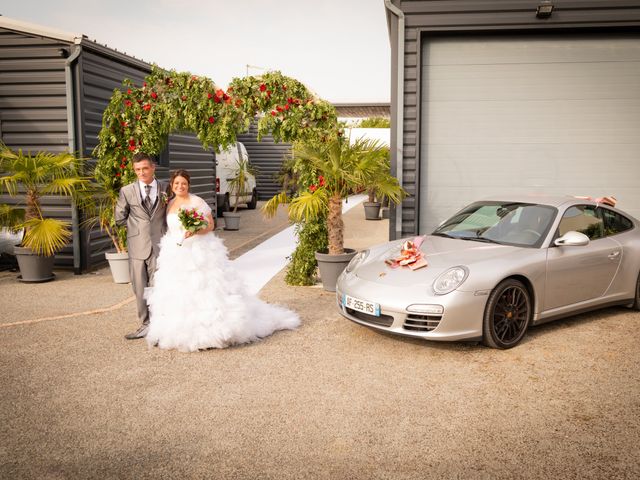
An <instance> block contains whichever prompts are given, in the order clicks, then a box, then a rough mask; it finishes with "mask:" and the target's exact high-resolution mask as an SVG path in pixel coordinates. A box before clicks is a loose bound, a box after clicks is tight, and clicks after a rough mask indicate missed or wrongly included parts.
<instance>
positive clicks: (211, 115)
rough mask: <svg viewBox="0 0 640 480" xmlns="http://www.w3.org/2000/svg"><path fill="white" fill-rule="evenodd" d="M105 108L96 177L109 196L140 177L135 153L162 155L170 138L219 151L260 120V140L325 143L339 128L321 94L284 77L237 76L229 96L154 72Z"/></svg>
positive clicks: (200, 82) (180, 76) (181, 76)
mask: <svg viewBox="0 0 640 480" xmlns="http://www.w3.org/2000/svg"><path fill="white" fill-rule="evenodd" d="M123 86H124V89H123V90H118V89H116V90H114V93H113V96H112V97H111V100H110V102H109V105H108V106H107V108H106V109H105V111H104V114H103V118H102V129H101V131H100V133H99V135H98V139H99V143H98V146H97V147H96V148H95V150H94V155H95V156H96V157H97V158H98V159H99V160H98V163H97V165H96V171H95V176H96V179H97V181H98V182H99V183H100V184H101V185H102V186H103V187H105V189H106V190H107V191H111V192H118V191H119V190H120V187H122V186H123V185H126V184H127V183H129V182H131V181H133V180H134V178H135V175H134V173H133V168H132V165H131V159H132V157H133V155H134V154H135V153H137V152H139V151H144V152H145V153H149V154H151V155H158V154H160V152H161V151H162V150H163V148H164V146H165V145H166V142H167V139H168V136H169V134H170V133H172V132H174V131H178V130H182V131H192V132H194V133H196V135H197V136H198V139H199V140H200V142H201V143H202V145H203V147H205V148H208V147H212V148H214V149H215V150H216V151H219V150H220V148H226V147H227V146H229V145H231V144H233V143H235V142H236V136H237V135H238V134H239V133H244V132H246V131H247V130H248V129H249V125H250V123H251V121H252V120H253V119H254V118H255V117H256V115H258V114H262V116H261V117H260V119H259V121H258V136H259V138H260V137H261V136H263V135H265V134H267V133H271V135H272V136H273V137H274V139H275V140H276V141H285V142H293V141H296V140H304V139H307V138H323V137H328V136H330V135H331V134H332V133H333V132H336V130H337V119H336V113H335V109H334V108H333V106H332V105H331V104H330V103H328V102H326V101H324V100H321V99H319V98H317V97H315V96H314V95H313V94H312V93H311V92H310V91H309V90H308V89H307V88H306V87H305V86H304V85H303V84H302V83H300V82H299V81H297V80H295V79H293V78H289V77H286V76H284V75H282V74H281V73H280V72H269V73H266V74H264V75H261V76H259V77H254V76H251V77H244V78H235V79H234V80H233V82H232V83H231V85H230V86H229V88H227V90H226V91H224V90H223V89H221V88H218V87H217V86H216V85H215V84H214V83H213V81H211V80H210V79H209V78H206V77H197V76H194V75H191V74H190V73H186V72H182V73H179V72H175V71H166V70H162V69H160V68H158V67H155V66H154V67H153V69H152V71H151V74H150V75H148V76H147V77H146V78H145V81H144V83H143V84H142V86H140V87H136V86H135V85H134V84H133V83H132V82H131V81H129V80H125V81H124V83H123Z"/></svg>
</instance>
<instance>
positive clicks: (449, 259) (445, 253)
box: [354, 235, 522, 287]
mask: <svg viewBox="0 0 640 480" xmlns="http://www.w3.org/2000/svg"><path fill="white" fill-rule="evenodd" d="M405 240H406V239H404V240H398V241H395V242H391V243H387V244H385V245H381V246H378V247H375V248H372V249H371V252H370V254H369V256H368V257H367V259H366V261H365V263H363V264H362V265H360V266H358V267H357V268H356V269H355V272H354V273H355V274H356V275H357V276H358V277H359V278H362V279H363V280H368V281H374V282H376V283H381V284H389V285H394V286H396V287H402V286H415V285H421V284H425V285H426V284H428V285H430V284H431V283H432V282H433V281H434V280H435V278H436V277H437V276H438V275H440V274H441V273H442V272H444V271H445V270H447V269H449V268H451V267H455V266H457V265H465V266H467V267H468V268H469V270H470V271H472V270H473V266H474V265H476V264H479V263H482V262H486V261H489V260H495V259H498V258H501V257H507V256H511V255H513V253H514V252H516V251H518V250H522V248H520V247H513V246H509V245H496V244H489V243H480V242H474V241H471V240H459V239H453V238H445V237H434V236H431V235H426V236H425V238H424V241H423V242H422V245H421V246H420V250H421V251H422V253H423V254H424V255H425V259H426V261H427V266H426V267H423V268H420V269H418V270H411V269H410V268H408V267H398V268H391V267H389V266H388V265H386V264H385V263H384V261H385V260H386V259H388V258H395V257H397V256H399V255H400V246H401V245H402V243H403V242H404V241H405Z"/></svg>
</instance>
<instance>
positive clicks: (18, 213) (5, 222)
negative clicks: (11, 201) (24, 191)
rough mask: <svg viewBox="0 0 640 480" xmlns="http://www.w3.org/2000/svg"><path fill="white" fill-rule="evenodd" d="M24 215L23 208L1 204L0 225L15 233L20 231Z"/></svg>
mask: <svg viewBox="0 0 640 480" xmlns="http://www.w3.org/2000/svg"><path fill="white" fill-rule="evenodd" d="M24 214H25V211H24V208H16V207H12V206H11V205H6V204H2V205H0V225H1V226H3V227H5V228H8V229H9V230H11V231H12V232H14V233H15V232H17V231H18V230H20V229H22V222H24Z"/></svg>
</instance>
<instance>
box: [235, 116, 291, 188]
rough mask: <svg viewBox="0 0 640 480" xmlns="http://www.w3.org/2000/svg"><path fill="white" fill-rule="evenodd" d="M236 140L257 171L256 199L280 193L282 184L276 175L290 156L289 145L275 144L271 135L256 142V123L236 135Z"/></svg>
mask: <svg viewBox="0 0 640 480" xmlns="http://www.w3.org/2000/svg"><path fill="white" fill-rule="evenodd" d="M238 140H239V141H240V142H242V143H243V144H244V146H245V148H246V149H247V154H248V155H249V159H250V161H251V163H252V164H253V166H254V167H256V169H257V171H258V172H257V173H258V174H257V175H256V188H257V189H258V198H259V199H260V200H268V199H270V198H271V197H273V196H274V195H276V194H278V193H280V191H281V190H282V183H280V182H279V181H278V174H279V173H280V170H281V169H282V163H283V162H284V160H285V159H286V158H287V156H288V155H290V154H291V144H289V143H283V142H279V143H276V142H275V141H274V140H273V137H272V136H271V135H264V136H263V137H262V139H261V140H260V141H258V126H257V123H256V122H253V123H252V124H251V127H250V128H249V131H248V132H247V133H244V134H242V135H238Z"/></svg>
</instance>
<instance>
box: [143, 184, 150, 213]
mask: <svg viewBox="0 0 640 480" xmlns="http://www.w3.org/2000/svg"><path fill="white" fill-rule="evenodd" d="M144 193H145V197H144V200H143V201H142V205H143V206H144V209H145V210H146V211H147V213H148V214H149V215H151V197H150V196H149V194H150V193H151V185H145V186H144Z"/></svg>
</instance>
